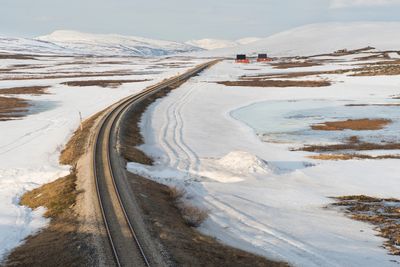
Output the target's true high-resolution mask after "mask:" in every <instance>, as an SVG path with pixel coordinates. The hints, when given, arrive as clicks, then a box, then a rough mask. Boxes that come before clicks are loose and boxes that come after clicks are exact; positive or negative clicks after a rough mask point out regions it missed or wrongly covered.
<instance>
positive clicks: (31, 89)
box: [0, 86, 50, 95]
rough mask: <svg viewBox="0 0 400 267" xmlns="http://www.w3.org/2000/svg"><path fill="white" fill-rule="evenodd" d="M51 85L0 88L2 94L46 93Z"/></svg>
mask: <svg viewBox="0 0 400 267" xmlns="http://www.w3.org/2000/svg"><path fill="white" fill-rule="evenodd" d="M48 88H50V86H25V87H12V88H4V89H0V95H44V94H48V93H47V91H46V90H47V89H48Z"/></svg>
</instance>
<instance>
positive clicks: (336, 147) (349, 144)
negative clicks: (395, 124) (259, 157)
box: [294, 136, 400, 153]
mask: <svg viewBox="0 0 400 267" xmlns="http://www.w3.org/2000/svg"><path fill="white" fill-rule="evenodd" d="M398 149H400V143H383V142H382V143H368V142H362V141H361V140H360V139H359V138H358V137H357V136H351V137H350V138H349V139H348V140H347V141H346V142H345V143H343V144H333V145H309V146H304V147H302V148H300V149H294V150H302V151H307V152H319V153H322V152H334V151H349V150H353V151H363V150H364V151H365V150H398Z"/></svg>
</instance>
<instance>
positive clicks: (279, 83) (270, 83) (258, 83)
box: [217, 80, 331, 87]
mask: <svg viewBox="0 0 400 267" xmlns="http://www.w3.org/2000/svg"><path fill="white" fill-rule="evenodd" d="M217 83H218V84H223V85H226V86H245V87H324V86H330V85H331V82H330V81H327V80H321V81H295V80H241V81H221V82H217Z"/></svg>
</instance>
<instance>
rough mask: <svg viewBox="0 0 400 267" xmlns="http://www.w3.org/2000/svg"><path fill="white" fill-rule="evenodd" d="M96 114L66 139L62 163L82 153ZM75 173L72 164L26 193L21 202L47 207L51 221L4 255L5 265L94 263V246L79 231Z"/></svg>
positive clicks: (32, 206)
mask: <svg viewBox="0 0 400 267" xmlns="http://www.w3.org/2000/svg"><path fill="white" fill-rule="evenodd" d="M98 116H99V114H96V115H95V116H93V117H91V118H90V119H88V120H86V121H85V122H84V123H83V124H82V127H83V128H82V130H80V129H78V130H77V131H76V132H75V134H74V136H73V137H72V138H71V140H70V141H69V142H68V144H67V146H66V147H65V149H64V150H63V151H62V153H61V156H60V162H61V163H62V164H69V165H71V166H75V165H76V163H77V161H78V159H79V158H80V157H81V156H82V155H83V153H85V150H84V149H83V148H84V147H86V146H87V142H88V138H89V134H90V129H91V128H92V126H93V125H94V121H95V120H96V119H97V117H98ZM76 180H77V173H76V169H75V167H72V168H71V172H70V174H69V175H67V176H65V177H62V178H59V179H57V180H55V181H54V182H51V183H49V184H45V185H43V186H41V187H39V188H37V189H34V190H33V191H29V192H27V193H25V194H24V195H23V196H22V198H21V202H20V203H21V205H25V206H28V207H30V208H32V209H35V208H37V207H39V206H44V207H46V208H47V212H46V214H45V216H46V217H48V218H51V221H50V225H49V226H48V227H47V228H45V229H43V230H42V231H40V232H39V233H37V234H35V235H32V236H29V237H28V238H26V240H25V242H24V243H23V244H22V245H21V246H19V247H17V248H15V249H14V250H13V251H12V252H11V253H10V254H9V255H8V257H7V259H6V262H5V266H94V265H95V263H96V262H97V258H96V255H95V250H94V248H93V247H92V246H91V243H90V242H89V241H88V240H89V238H90V235H89V234H88V233H83V232H80V231H79V230H78V229H79V227H80V223H79V220H78V217H77V214H76V212H75V210H74V207H75V205H76V199H77V197H78V195H79V194H81V193H83V192H80V191H78V190H77V188H76V186H77V185H76Z"/></svg>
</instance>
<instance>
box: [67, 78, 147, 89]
mask: <svg viewBox="0 0 400 267" xmlns="http://www.w3.org/2000/svg"><path fill="white" fill-rule="evenodd" d="M146 81H149V80H88V81H69V82H63V83H61V84H63V85H68V86H81V87H84V86H100V87H103V88H106V87H111V88H117V87H118V86H121V85H122V84H124V83H139V82H146Z"/></svg>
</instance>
